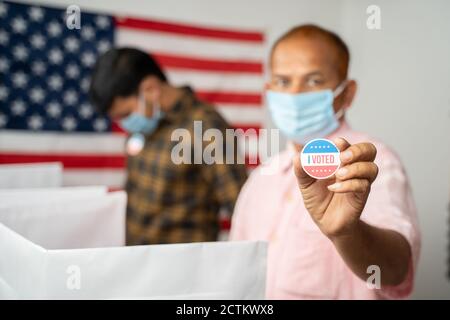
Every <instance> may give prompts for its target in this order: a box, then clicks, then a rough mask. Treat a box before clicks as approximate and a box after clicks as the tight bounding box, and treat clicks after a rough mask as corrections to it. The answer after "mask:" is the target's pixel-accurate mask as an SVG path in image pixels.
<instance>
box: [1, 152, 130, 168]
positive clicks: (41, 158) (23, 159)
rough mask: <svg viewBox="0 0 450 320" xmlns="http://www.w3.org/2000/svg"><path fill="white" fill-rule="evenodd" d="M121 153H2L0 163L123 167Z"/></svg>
mask: <svg viewBox="0 0 450 320" xmlns="http://www.w3.org/2000/svg"><path fill="white" fill-rule="evenodd" d="M125 160H126V159H125V156H123V155H116V154H114V155H95V154H83V155H67V154H19V153H2V154H1V155H0V164H13V163H36V162H62V163H63V165H64V168H70V169H111V168H113V169H124V168H125Z"/></svg>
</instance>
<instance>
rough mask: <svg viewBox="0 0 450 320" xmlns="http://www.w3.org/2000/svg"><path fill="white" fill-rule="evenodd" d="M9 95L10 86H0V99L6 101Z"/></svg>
mask: <svg viewBox="0 0 450 320" xmlns="http://www.w3.org/2000/svg"><path fill="white" fill-rule="evenodd" d="M8 95H9V90H8V88H6V87H4V86H1V87H0V101H5V100H6V98H7V97H8Z"/></svg>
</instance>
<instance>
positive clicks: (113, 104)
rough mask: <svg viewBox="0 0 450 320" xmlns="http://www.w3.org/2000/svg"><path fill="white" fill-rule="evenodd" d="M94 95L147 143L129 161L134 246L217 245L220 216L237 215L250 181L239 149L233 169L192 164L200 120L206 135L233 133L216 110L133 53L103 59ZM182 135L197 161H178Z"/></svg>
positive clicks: (116, 51) (144, 55)
mask: <svg viewBox="0 0 450 320" xmlns="http://www.w3.org/2000/svg"><path fill="white" fill-rule="evenodd" d="M90 97H91V100H92V103H93V104H94V105H95V106H96V107H97V109H98V110H99V111H100V112H102V113H107V114H109V116H110V117H111V118H112V119H114V120H118V121H119V122H120V124H121V126H122V127H123V128H124V129H125V130H126V131H128V132H129V133H130V134H131V135H132V137H133V138H134V137H137V138H139V137H143V139H142V144H143V148H142V150H140V152H138V153H137V154H136V155H130V156H129V157H128V180H127V185H126V190H127V192H128V207H127V244H129V245H142V244H157V243H179V242H196V241H215V240H217V236H218V233H219V212H220V211H221V210H226V211H228V212H230V213H231V212H232V211H233V207H234V203H235V201H236V199H237V196H238V194H239V191H240V189H241V187H242V185H243V184H244V182H245V180H246V178H247V175H246V169H245V165H244V164H237V162H238V161H237V158H238V157H239V155H238V154H237V148H236V147H235V148H234V149H233V151H235V152H234V153H233V154H234V159H232V160H233V164H224V163H223V164H221V163H219V162H216V163H212V164H206V163H205V162H203V161H202V163H201V164H195V163H196V162H194V160H193V159H194V155H195V153H196V152H198V150H194V140H195V134H194V131H195V130H196V129H194V128H195V125H194V124H195V121H201V125H202V130H203V131H205V130H207V129H210V128H214V129H218V130H220V132H221V133H222V135H223V137H225V136H226V135H225V130H226V129H227V128H230V126H229V125H228V124H227V123H226V122H225V120H224V119H223V118H222V117H221V116H220V115H219V113H218V112H217V111H216V110H215V109H214V107H213V106H210V105H208V104H205V103H203V102H201V101H199V100H198V99H197V98H196V97H195V94H194V93H193V92H192V90H190V89H189V88H187V87H185V88H178V87H174V86H172V85H170V84H169V83H168V82H167V79H166V77H165V75H164V73H163V72H162V70H161V68H160V67H159V66H158V64H157V63H156V62H155V61H154V60H153V58H152V57H151V56H150V55H148V54H147V53H145V52H142V51H139V50H136V49H130V48H122V49H111V50H110V51H108V52H106V53H105V54H104V55H103V56H101V57H100V58H99V60H98V61H97V63H96V66H95V68H94V71H93V75H92V80H91V88H90ZM177 129H183V130H184V132H188V133H189V134H190V136H191V137H194V138H192V139H191V143H190V145H188V147H189V148H190V151H191V152H190V158H191V160H192V161H188V162H184V163H181V164H179V162H177V161H174V160H173V159H172V153H173V150H174V147H176V145H177V144H179V143H180V142H179V141H178V140H177V141H172V134H173V133H174V131H175V130H177ZM200 139H201V137H200ZM137 141H138V142H139V139H137ZM230 142H231V141H227V144H225V145H224V146H221V147H223V148H224V149H225V148H227V147H228V143H230ZM233 142H234V146H236V145H237V143H236V140H234V141H233ZM182 143H185V141H184V140H183V141H182ZM201 146H202V147H204V146H205V142H203V141H202V144H201ZM224 149H223V150H224ZM200 152H202V150H200ZM224 153H225V152H224ZM224 162H225V161H224ZM227 163H228V162H227Z"/></svg>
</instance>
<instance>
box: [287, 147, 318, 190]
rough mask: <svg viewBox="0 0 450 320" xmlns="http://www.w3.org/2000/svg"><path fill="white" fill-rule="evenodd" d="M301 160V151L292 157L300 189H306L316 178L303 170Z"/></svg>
mask: <svg viewBox="0 0 450 320" xmlns="http://www.w3.org/2000/svg"><path fill="white" fill-rule="evenodd" d="M301 161H302V160H301V157H300V153H297V154H296V155H295V156H294V158H293V159H292V162H293V165H294V172H295V175H296V176H297V181H298V185H299V186H300V189H305V188H307V187H309V186H310V185H311V184H312V183H314V182H315V181H316V179H314V178H312V177H310V176H309V175H308V174H307V173H306V172H305V170H303V167H302V163H301Z"/></svg>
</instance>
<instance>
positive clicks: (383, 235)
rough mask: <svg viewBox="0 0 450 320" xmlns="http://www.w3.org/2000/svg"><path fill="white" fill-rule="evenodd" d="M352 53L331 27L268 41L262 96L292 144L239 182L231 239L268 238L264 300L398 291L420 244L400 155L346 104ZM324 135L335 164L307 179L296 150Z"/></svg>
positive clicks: (406, 287)
mask: <svg viewBox="0 0 450 320" xmlns="http://www.w3.org/2000/svg"><path fill="white" fill-rule="evenodd" d="M348 65H349V52H348V49H347V46H346V45H345V44H344V43H343V41H342V40H341V39H340V38H339V37H338V36H337V35H335V34H334V33H332V32H329V31H327V30H324V29H322V28H320V27H317V26H313V25H304V26H300V27H296V28H294V29H292V30H291V31H289V32H288V33H286V34H285V35H283V36H282V37H281V38H280V39H279V40H278V41H277V42H276V43H275V45H274V46H273V48H272V52H271V57H270V68H271V80H270V81H269V83H268V84H267V86H266V89H267V92H266V94H267V95H266V97H267V103H268V107H269V110H270V112H271V115H272V118H273V120H274V123H275V125H276V126H277V127H278V128H279V129H280V131H281V132H282V133H283V134H284V135H285V136H286V137H287V138H288V140H289V143H288V148H287V150H286V151H284V152H282V153H281V154H279V155H278V156H276V157H274V158H272V159H271V160H270V161H269V162H268V163H266V164H264V165H261V166H260V167H259V168H257V169H255V170H254V171H253V172H252V174H251V176H250V178H249V180H248V181H247V182H246V184H245V186H244V187H243V189H242V191H241V194H240V196H239V199H238V201H237V204H236V208H235V213H234V215H233V220H232V229H231V235H230V237H231V240H265V241H268V242H269V251H268V262H267V264H268V266H267V283H266V297H267V298H268V299H380V298H404V297H406V296H408V295H409V294H410V293H411V291H412V288H413V280H414V273H415V268H416V266H417V261H418V257H419V250H420V233H419V229H418V224H417V217H416V209H415V205H414V201H413V199H412V194H411V190H410V188H409V184H408V180H407V177H406V174H405V171H404V169H403V166H402V164H401V162H400V160H399V158H398V157H397V156H396V155H395V153H394V152H393V151H392V150H390V149H389V148H388V147H387V146H386V145H384V144H383V143H381V142H379V141H377V140H375V139H373V138H372V137H370V136H368V135H366V134H364V133H360V132H356V131H354V130H352V129H351V128H350V127H349V125H348V124H347V123H346V121H345V110H346V109H348V108H349V107H350V105H351V103H352V100H353V97H354V95H355V92H356V88H357V85H356V82H355V81H353V80H348V79H347V70H348ZM313 138H327V139H331V140H333V141H334V142H335V144H336V146H337V147H338V148H339V149H340V151H341V156H340V157H341V168H340V170H339V171H338V172H337V173H336V175H335V176H332V177H331V178H328V179H325V180H316V179H313V178H311V177H309V176H308V175H307V174H306V173H305V172H304V171H303V169H302V166H301V164H300V150H301V149H302V148H303V146H304V145H305V144H306V142H307V141H309V140H310V139H313Z"/></svg>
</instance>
